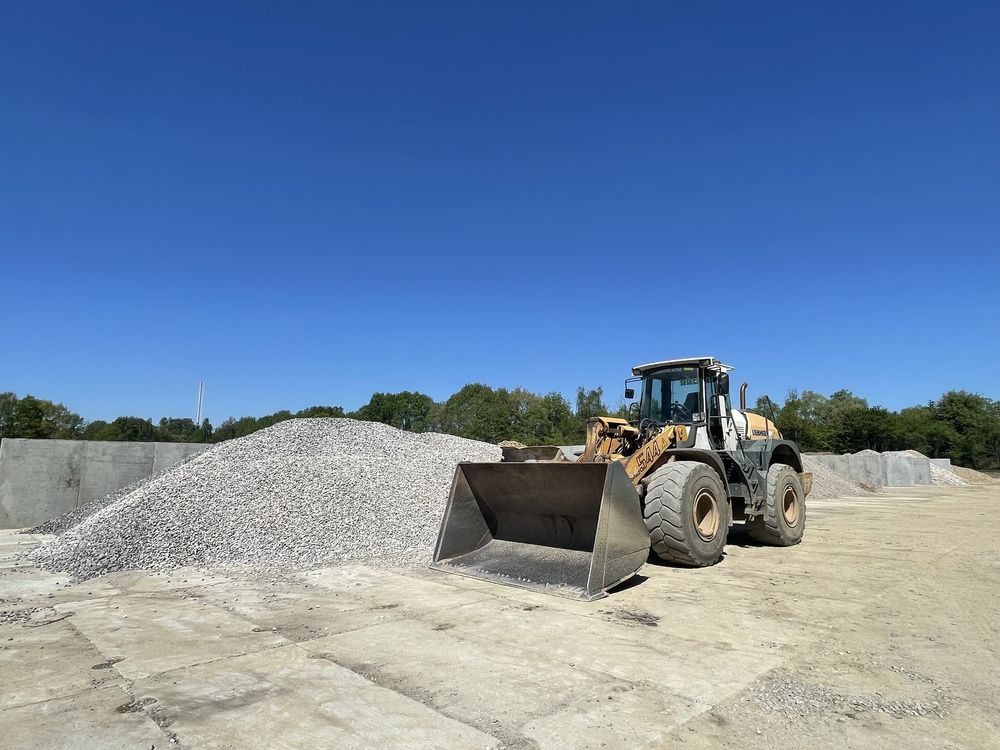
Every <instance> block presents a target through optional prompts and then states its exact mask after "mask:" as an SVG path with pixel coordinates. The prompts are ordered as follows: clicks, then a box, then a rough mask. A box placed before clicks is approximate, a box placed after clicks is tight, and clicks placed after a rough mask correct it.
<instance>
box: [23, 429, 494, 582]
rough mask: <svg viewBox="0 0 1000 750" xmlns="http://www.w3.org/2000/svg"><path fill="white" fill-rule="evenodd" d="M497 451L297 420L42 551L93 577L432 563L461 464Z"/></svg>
mask: <svg viewBox="0 0 1000 750" xmlns="http://www.w3.org/2000/svg"><path fill="white" fill-rule="evenodd" d="M498 460H500V449H499V448H498V447H497V446H495V445H490V444H488V443H480V442H477V441H474V440H466V439H464V438H458V437H454V436H451V435H440V434H415V433H410V432H404V431H401V430H397V429H395V428H393V427H389V426H387V425H383V424H379V423H375V422H361V421H356V420H353V419H294V420H289V421H286V422H281V423H279V424H276V425H274V426H273V427H270V428H268V429H266V430H261V431H260V432H256V433H254V434H252V435H249V436H247V437H245V438H240V439H238V440H231V441H228V442H225V443H221V444H219V445H218V446H216V447H214V448H212V449H211V450H208V451H206V452H205V453H202V454H199V455H197V456H194V457H192V458H191V459H190V460H189V461H186V462H185V463H182V464H179V465H177V466H174V467H172V468H170V469H168V470H167V471H165V472H163V473H162V474H160V475H159V476H157V477H154V478H152V479H150V480H149V481H147V482H144V483H142V484H141V485H140V486H139V487H137V488H136V489H134V490H133V491H132V492H129V493H127V494H124V495H122V496H119V497H117V498H113V499H112V500H110V501H108V502H107V503H106V504H105V505H103V506H102V507H100V508H97V509H95V510H94V511H93V512H91V513H89V514H87V515H86V517H85V518H83V519H82V520H79V521H78V522H76V525H74V526H72V528H68V529H66V530H65V532H64V533H63V534H62V536H59V537H57V538H56V539H53V540H50V541H48V542H46V543H44V544H42V545H40V546H39V547H38V548H37V549H36V550H35V551H34V552H33V553H32V558H33V559H34V560H35V562H37V563H38V564H39V565H41V566H43V567H45V568H47V569H49V570H57V571H66V572H69V573H71V574H73V575H75V576H77V577H81V578H89V577H91V576H96V575H101V574H103V573H108V572H112V571H116V570H131V569H150V570H169V569H172V568H178V567H182V566H188V565H191V566H198V567H208V566H221V567H226V566H237V567H252V568H262V569H273V570H282V569H308V568H311V567H317V566H322V565H328V564H334V563H340V562H347V561H353V560H357V561H364V562H368V563H376V564H401V563H410V562H425V561H428V560H429V558H430V556H431V554H432V553H433V547H434V542H435V540H436V538H437V532H438V526H439V524H440V519H441V513H442V511H443V509H444V505H445V502H446V501H447V498H448V492H449V489H450V486H451V481H452V477H453V475H454V473H455V465H456V464H457V463H458V462H459V461H498Z"/></svg>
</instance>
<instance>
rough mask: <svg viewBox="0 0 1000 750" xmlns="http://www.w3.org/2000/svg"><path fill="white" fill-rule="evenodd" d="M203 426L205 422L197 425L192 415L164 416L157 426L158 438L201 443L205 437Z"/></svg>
mask: <svg viewBox="0 0 1000 750" xmlns="http://www.w3.org/2000/svg"><path fill="white" fill-rule="evenodd" d="M206 421H207V420H206ZM203 428H204V423H202V425H196V424H195V423H194V420H193V419H191V418H190V417H183V418H178V417H164V418H163V419H161V420H160V424H159V425H158V426H157V428H156V439H157V440H161V441H163V442H166V443H201V442H204V439H205V436H204V431H203ZM209 431H211V425H209Z"/></svg>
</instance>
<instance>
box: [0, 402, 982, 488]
mask: <svg viewBox="0 0 1000 750" xmlns="http://www.w3.org/2000/svg"><path fill="white" fill-rule="evenodd" d="M754 411H756V412H757V413H759V414H763V415H764V416H766V417H770V418H773V419H774V421H775V423H776V424H777V426H778V429H779V430H781V432H782V434H783V435H784V436H785V437H787V438H789V439H791V440H795V441H796V442H797V443H798V444H799V447H800V448H801V449H802V450H803V451H829V452H834V453H853V452H856V451H859V450H864V449H866V448H871V449H873V450H878V451H884V450H906V449H915V450H918V451H920V452H921V453H924V454H925V455H927V456H931V457H932V458H950V459H952V461H954V462H955V463H957V464H960V465H962V466H970V467H973V468H987V469H988V468H996V467H1000V401H993V400H991V399H988V398H986V397H985V396H981V395H979V394H975V393H968V392H967V391H948V392H947V393H945V394H944V395H942V396H941V398H939V399H937V400H936V401H931V402H929V403H928V404H926V405H921V406H912V407H909V408H906V409H902V410H900V411H898V412H897V411H890V410H888V409H885V408H883V407H881V406H870V405H869V404H868V402H867V400H865V399H864V398H861V397H860V396H856V395H854V394H853V393H851V392H850V391H846V390H841V391H837V392H836V393H834V394H832V395H830V396H824V395H823V394H821V393H817V392H815V391H809V390H805V391H802V392H801V393H799V392H798V391H795V390H792V391H789V392H788V394H787V396H786V398H785V399H784V401H783V402H776V401H774V400H772V399H770V398H769V397H767V396H762V397H761V398H759V399H757V404H756V407H755V408H754ZM600 414H612V415H615V416H626V417H627V415H628V410H627V408H626V406H625V404H624V403H623V402H619V404H618V405H617V406H616V407H615V408H613V409H609V408H608V406H607V404H606V403H605V402H604V392H603V390H602V389H601V388H594V389H586V388H583V387H581V388H578V389H577V394H576V403H575V404H571V403H570V402H569V401H568V400H567V399H566V398H565V397H563V396H562V395H561V394H559V393H549V394H545V395H539V394H536V393H532V392H530V391H527V390H525V389H523V388H514V389H506V388H491V387H490V386H488V385H483V384H481V383H472V384H470V385H466V386H465V387H463V388H462V389H461V390H459V391H458V392H456V393H454V394H453V395H452V396H451V397H450V398H448V399H447V400H445V401H435V400H434V399H432V398H431V397H430V396H428V395H426V394H423V393H419V392H416V391H401V392H399V393H375V394H373V395H372V397H371V399H370V400H369V401H368V403H367V404H365V405H364V406H362V407H361V408H360V409H357V410H356V411H352V412H345V410H344V409H343V408H342V407H340V406H311V407H309V408H306V409H301V410H299V411H297V412H292V411H288V410H283V411H278V412H275V413H274V414H268V415H265V416H263V417H250V416H247V417H239V418H235V417H230V418H229V419H226V420H225V421H223V422H222V423H221V424H219V425H218V426H217V427H213V425H212V424H211V422H210V421H209V420H207V419H206V420H204V421H203V422H202V423H201V424H195V422H194V420H192V419H190V418H187V417H164V418H163V419H161V420H159V422H157V423H154V422H153V420H152V419H147V418H143V417H134V416H126V417H118V418H117V419H115V420H112V421H111V422H106V421H103V420H95V421H92V422H87V421H86V420H84V419H83V418H82V417H81V416H80V415H79V414H76V413H74V412H72V411H70V410H69V409H68V408H67V407H66V406H64V405H63V404H60V403H54V402H52V401H47V400H45V399H39V398H36V397H34V396H30V395H27V396H22V397H18V396H16V395H15V394H13V393H0V437H25V438H62V439H69V440H77V439H82V440H126V441H154V440H159V441H165V442H192V443H202V442H221V441H223V440H231V439H233V438H238V437H243V436H245V435H249V434H250V433H252V432H256V431H257V430H261V429H264V428H266V427H270V426H271V425H273V424H276V423H278V422H281V421H283V420H286V419H295V418H301V417H351V418H354V419H362V420H367V421H372V422H381V423H383V424H388V425H392V426H393V427H398V428H399V429H403V430H410V431H412V432H444V433H448V434H451V435H458V436H461V437H466V438H471V439H473V440H483V441H486V442H491V443H496V442H500V441H501V440H517V441H519V442H522V443H525V444H528V445H539V444H555V445H575V444H579V443H582V442H583V439H584V434H585V431H586V424H587V420H588V419H589V418H590V417H592V416H596V415H600Z"/></svg>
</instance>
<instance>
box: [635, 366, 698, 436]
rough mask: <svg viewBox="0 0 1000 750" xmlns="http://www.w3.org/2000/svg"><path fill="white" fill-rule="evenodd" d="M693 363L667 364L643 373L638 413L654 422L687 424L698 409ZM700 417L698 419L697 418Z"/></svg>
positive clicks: (695, 370)
mask: <svg viewBox="0 0 1000 750" xmlns="http://www.w3.org/2000/svg"><path fill="white" fill-rule="evenodd" d="M698 375H699V373H698V368H697V367H667V368H664V369H662V370H656V371H654V372H651V373H647V374H646V376H645V377H644V379H643V380H644V382H643V392H642V402H641V404H640V407H639V415H640V416H641V417H642V418H643V419H651V420H653V421H654V422H656V423H658V424H667V423H668V422H673V423H675V424H691V423H692V422H694V421H696V420H695V415H696V414H699V412H700V411H701V406H700V404H701V400H700V390H699V378H698ZM699 421H700V420H699Z"/></svg>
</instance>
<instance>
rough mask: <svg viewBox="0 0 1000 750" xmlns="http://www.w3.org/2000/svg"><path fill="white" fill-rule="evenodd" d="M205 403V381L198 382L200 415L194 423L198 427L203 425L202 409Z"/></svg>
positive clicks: (198, 414)
mask: <svg viewBox="0 0 1000 750" xmlns="http://www.w3.org/2000/svg"><path fill="white" fill-rule="evenodd" d="M204 403H205V381H204V380H201V381H199V382H198V413H197V415H196V416H195V418H194V423H195V424H196V425H200V424H201V408H202V405H203V404H204Z"/></svg>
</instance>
